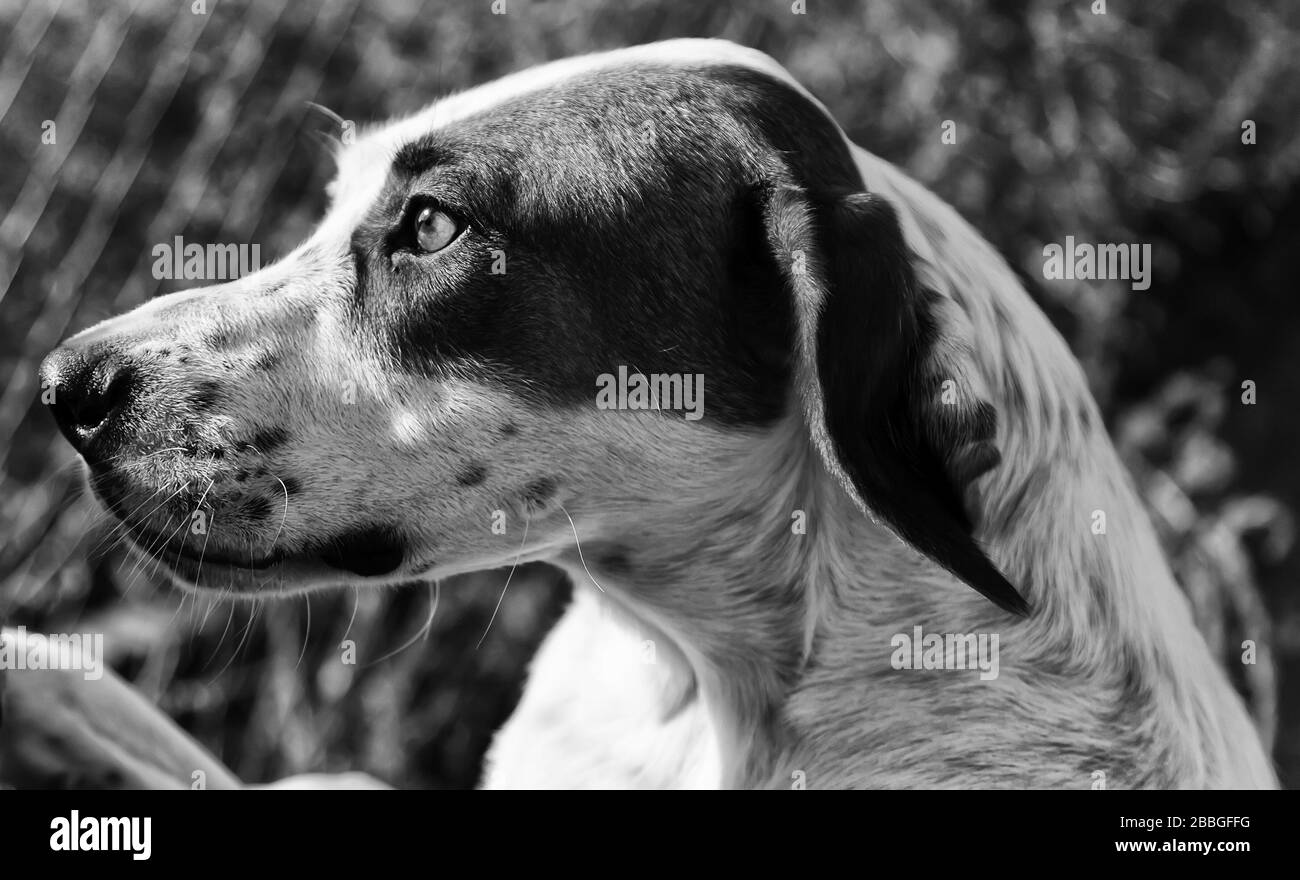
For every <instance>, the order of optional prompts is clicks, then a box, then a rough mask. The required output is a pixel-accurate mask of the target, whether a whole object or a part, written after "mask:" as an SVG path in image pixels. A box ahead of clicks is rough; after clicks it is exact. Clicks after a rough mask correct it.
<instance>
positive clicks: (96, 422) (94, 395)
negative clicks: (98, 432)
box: [73, 367, 131, 431]
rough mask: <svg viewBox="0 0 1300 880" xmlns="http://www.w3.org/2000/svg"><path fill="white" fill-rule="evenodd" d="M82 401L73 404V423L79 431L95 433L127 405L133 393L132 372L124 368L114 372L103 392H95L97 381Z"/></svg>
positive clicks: (92, 383) (93, 380)
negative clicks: (131, 392)
mask: <svg viewBox="0 0 1300 880" xmlns="http://www.w3.org/2000/svg"><path fill="white" fill-rule="evenodd" d="M90 382H91V387H90V388H88V389H87V393H85V394H83V395H82V396H81V399H80V400H75V399H74V402H73V408H74V412H73V422H74V424H75V425H76V427H77V428H78V429H79V430H82V431H94V430H95V429H96V428H98V427H100V426H101V425H103V424H104V423H105V422H106V421H108V420H109V419H110V418H111V417H112V416H113V414H114V413H115V412H117V411H118V410H119V409H121V408H122V406H123V405H124V404H125V403H126V398H127V396H128V395H129V394H130V391H131V375H130V370H128V369H126V368H124V367H122V368H118V369H116V370H114V371H113V373H112V375H111V376H109V377H108V381H107V382H106V383H104V384H103V386H102V387H103V390H102V391H99V392H96V391H95V390H94V383H95V379H94V378H93V377H92V378H91V379H90Z"/></svg>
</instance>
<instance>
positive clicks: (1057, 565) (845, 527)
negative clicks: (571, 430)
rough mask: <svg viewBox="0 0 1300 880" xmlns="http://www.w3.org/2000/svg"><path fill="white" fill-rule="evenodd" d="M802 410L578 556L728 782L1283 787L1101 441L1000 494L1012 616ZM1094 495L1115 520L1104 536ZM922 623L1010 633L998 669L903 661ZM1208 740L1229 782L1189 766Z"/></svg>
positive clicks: (992, 525) (1029, 472)
mask: <svg viewBox="0 0 1300 880" xmlns="http://www.w3.org/2000/svg"><path fill="white" fill-rule="evenodd" d="M796 422H797V420H793V419H792V420H791V422H790V423H789V424H788V425H785V426H783V427H782V428H780V429H778V430H777V431H775V432H773V433H772V434H771V435H770V436H769V437H768V438H767V439H765V440H764V441H763V442H762V443H760V444H759V445H758V446H757V448H751V450H750V451H749V453H747V456H748V457H747V459H744V460H739V461H738V462H736V465H737V466H736V467H735V468H732V469H731V470H729V471H727V472H728V473H730V474H732V475H733V477H732V479H731V480H730V481H728V482H727V483H725V484H723V483H720V484H718V485H717V486H714V487H713V488H712V490H710V489H709V488H708V487H706V486H701V487H699V491H698V492H697V493H696V494H695V495H694V496H693V500H690V501H687V502H684V503H679V504H677V505H675V507H674V509H673V511H672V513H671V515H662V516H658V515H656V514H655V513H654V512H653V511H646V510H641V511H637V512H629V515H628V517H627V519H626V522H625V523H624V524H623V526H620V525H619V522H620V520H619V517H618V516H614V517H611V518H609V519H608V520H607V525H606V528H604V529H603V530H602V532H603V535H602V537H601V538H600V539H599V540H593V541H591V542H589V543H588V546H587V547H586V548H585V557H584V559H585V561H584V562H583V564H582V565H581V567H579V565H578V564H576V563H577V560H576V559H575V560H574V563H575V564H573V565H570V566H569V570H570V572H571V573H573V574H574V576H575V581H576V582H577V583H578V585H579V587H580V588H583V587H587V588H591V579H590V577H589V575H590V576H594V578H595V579H596V581H598V582H599V583H600V584H601V585H602V588H603V589H604V590H605V591H606V593H605V595H604V596H602V598H603V599H605V600H606V601H608V602H610V603H612V604H614V605H616V606H618V607H620V608H622V609H626V610H627V612H628V613H629V614H630V616H631V617H632V618H634V619H635V621H637V623H638V625H639V627H640V628H641V629H642V631H643V632H648V633H649V636H648V637H649V638H652V639H654V640H655V641H656V642H659V643H660V650H659V651H657V653H656V659H655V662H656V663H658V664H660V665H662V666H664V667H666V668H665V669H664V670H663V675H662V677H661V679H660V680H661V682H662V689H663V693H662V700H663V708H664V712H665V713H666V714H669V713H672V712H675V711H677V710H678V709H680V708H681V706H682V705H683V704H684V702H685V701H688V700H691V699H698V700H701V701H702V703H703V705H704V706H705V707H706V708H707V712H708V714H709V717H710V719H711V721H712V724H713V727H714V730H715V733H716V736H717V740H718V747H719V752H720V755H721V757H722V768H721V773H722V780H721V781H722V784H723V785H725V786H756V785H758V786H762V785H767V786H789V785H791V784H794V783H799V782H802V783H803V784H806V785H808V786H815V785H817V784H819V781H820V782H821V783H822V784H832V783H831V781H832V780H833V781H834V782H833V784H835V785H837V786H854V787H860V786H900V787H904V786H907V787H915V786H943V785H972V784H978V785H988V786H1030V785H1033V786H1052V787H1055V786H1060V787H1087V786H1088V785H1090V784H1095V783H1096V782H1097V781H1098V780H1099V779H1100V780H1103V781H1105V782H1106V783H1107V784H1109V785H1158V786H1170V785H1187V784H1191V785H1204V784H1214V783H1215V782H1216V781H1218V782H1222V781H1223V780H1238V781H1243V780H1244V779H1246V778H1253V779H1259V780H1262V784H1267V782H1268V779H1269V778H1270V773H1271V771H1269V770H1268V768H1267V762H1266V761H1265V760H1264V759H1263V757H1262V755H1255V754H1253V753H1252V749H1251V748H1250V747H1249V746H1245V747H1243V746H1241V745H1240V744H1236V745H1234V744H1233V740H1234V739H1236V740H1237V741H1238V743H1248V742H1250V741H1251V740H1252V738H1253V733H1252V732H1251V731H1250V729H1249V726H1248V721H1247V720H1246V719H1245V716H1244V713H1242V711H1241V709H1240V706H1239V705H1237V704H1236V702H1235V696H1234V695H1232V694H1231V692H1230V690H1229V688H1228V686H1227V684H1226V682H1225V680H1224V678H1223V676H1222V673H1221V672H1220V671H1219V670H1218V669H1217V668H1216V667H1215V666H1214V664H1213V663H1212V662H1211V661H1210V658H1209V655H1208V653H1207V652H1206V651H1205V648H1204V644H1203V642H1201V641H1200V636H1199V635H1198V634H1197V633H1196V631H1195V628H1194V626H1193V625H1192V622H1191V619H1190V615H1189V613H1188V610H1187V608H1186V606H1185V603H1184V602H1183V601H1182V599H1181V597H1180V596H1179V595H1178V592H1177V588H1176V586H1175V585H1174V583H1173V580H1172V577H1171V576H1170V575H1169V573H1168V570H1167V568H1166V566H1165V564H1164V562H1163V559H1162V557H1161V555H1160V552H1159V548H1158V547H1156V546H1155V538H1154V536H1153V534H1152V533H1151V530H1150V526H1149V525H1148V524H1147V523H1146V521H1145V515H1144V514H1143V513H1142V512H1141V510H1140V507H1139V506H1138V504H1137V502H1136V500H1135V499H1134V498H1133V496H1132V493H1131V491H1130V490H1129V488H1128V486H1127V483H1126V481H1125V478H1124V476H1123V472H1122V469H1121V468H1120V465H1119V463H1118V461H1116V460H1115V459H1114V452H1113V450H1112V449H1111V448H1110V446H1109V441H1106V440H1105V439H1104V435H1102V438H1101V440H1100V442H1099V443H1096V444H1091V443H1090V444H1083V445H1081V446H1080V447H1079V449H1078V452H1077V455H1076V457H1075V460H1074V461H1073V462H1054V463H1053V464H1052V466H1051V474H1052V477H1051V478H1050V479H1048V478H1046V477H1045V474H1046V473H1047V471H1046V470H1045V468H1046V466H1045V465H1044V466H1043V467H1038V468H1034V467H1031V468H1026V469H1023V470H1022V472H1021V473H1019V474H1017V475H1014V476H1013V477H1009V476H1007V475H1005V474H1004V475H1003V477H1004V480H1003V482H1002V483H999V484H998V485H996V486H993V485H989V486H986V487H985V489H984V492H985V493H986V494H985V495H984V496H983V500H982V501H981V502H980V503H981V504H983V505H984V506H985V507H986V516H985V517H984V520H985V527H984V528H983V529H982V530H981V532H980V534H979V535H978V537H980V538H981V539H982V540H983V541H984V542H985V544H986V546H987V548H988V549H989V551H990V553H991V555H992V557H993V559H994V561H995V562H996V563H997V564H998V565H999V566H1000V567H1001V568H1002V570H1003V571H1004V572H1006V573H1007V575H1008V577H1009V578H1010V579H1011V580H1012V582H1013V583H1015V584H1017V586H1018V587H1020V589H1021V590H1022V591H1023V592H1024V593H1025V594H1026V595H1027V597H1028V598H1029V599H1030V601H1031V602H1032V603H1033V604H1034V606H1035V612H1034V614H1033V616H1032V617H1031V618H1030V619H1029V620H1018V619H1015V618H1013V617H1011V616H1010V615H1008V614H1006V613H1004V612H1001V611H1000V610H998V609H997V608H995V607H994V606H993V605H991V604H990V603H988V602H987V601H986V600H984V599H983V598H982V597H980V596H979V595H977V594H976V593H975V592H974V591H973V590H971V589H970V588H969V587H967V586H966V585H964V584H962V583H961V582H960V581H958V580H956V579H955V578H954V577H952V576H951V575H949V574H948V573H947V572H945V571H944V570H943V569H942V568H940V567H939V566H938V565H936V564H935V563H933V562H932V561H930V560H928V559H926V558H924V557H922V556H921V555H920V554H918V553H917V552H916V551H914V550H912V549H911V548H910V547H908V546H907V545H906V544H904V543H903V542H902V541H900V540H899V539H898V538H897V537H895V536H894V534H893V533H892V532H891V531H889V530H888V529H887V528H886V527H885V526H884V525H882V524H879V523H876V522H874V521H873V520H872V519H871V518H870V516H869V515H868V514H866V513H864V512H862V511H861V510H860V509H859V508H858V506H857V505H856V503H855V501H854V500H853V498H852V497H851V496H850V495H849V494H848V493H847V492H846V491H845V490H844V489H843V487H841V486H840V485H839V483H838V482H837V481H836V480H835V479H834V478H833V477H832V476H831V475H830V474H829V473H828V472H827V470H826V469H825V467H824V466H823V465H822V463H821V461H820V459H819V458H818V456H817V454H816V452H815V450H813V449H812V448H811V444H810V443H808V442H807V441H806V440H804V439H803V438H804V437H806V429H804V428H803V427H802V426H801V425H800V424H797V423H796ZM1020 429H1021V426H1013V428H1012V430H1020ZM1047 460H1048V461H1050V459H1047ZM719 472H722V469H719ZM737 474H744V475H746V476H745V477H744V478H743V479H744V483H743V484H741V483H738V482H737V481H736V477H735V476H734V475H737ZM1067 475H1071V476H1067ZM992 482H993V481H989V483H990V484H991V483H992ZM994 491H996V492H999V493H1001V494H999V496H998V497H996V498H994V497H992V496H991V495H990V494H987V493H991V492H994ZM1094 509H1106V510H1107V511H1108V512H1110V514H1111V517H1112V522H1114V517H1116V516H1118V517H1119V518H1120V521H1121V523H1122V525H1121V524H1120V523H1115V524H1114V525H1112V526H1111V527H1110V529H1109V530H1108V534H1107V535H1096V534H1093V532H1092V530H1091V529H1090V527H1089V525H1090V519H1089V513H1090V511H1092V510H1094ZM1134 559H1138V560H1146V563H1145V564H1144V565H1143V566H1142V570H1138V569H1137V568H1135V567H1134V564H1133V562H1132V560H1134ZM917 626H920V627H921V628H922V630H923V632H924V633H926V634H939V635H944V634H954V635H957V634H976V635H978V634H986V635H997V636H998V637H999V645H1000V655H1001V656H1000V658H999V667H1000V669H999V672H1000V674H999V678H998V679H996V680H984V679H982V678H981V673H980V670H978V669H971V668H966V669H939V670H916V669H898V668H895V664H894V663H892V662H891V660H892V659H893V658H894V656H895V654H896V652H897V650H898V649H897V642H896V641H895V637H897V636H900V635H906V636H909V637H911V636H913V635H914V632H915V631H914V627H917ZM1155 679H1159V681H1157V680H1155ZM1063 695H1067V696H1064V697H1063ZM1153 739H1154V740H1156V741H1158V742H1160V743H1161V748H1162V749H1163V751H1164V753H1165V754H1166V757H1167V760H1166V761H1165V762H1164V763H1163V764H1160V765H1156V764H1151V763H1150V762H1149V761H1146V760H1144V758H1143V756H1144V755H1149V754H1150V753H1151V747H1152V743H1151V741H1150V740H1153ZM1255 751H1258V750H1255ZM1207 752H1208V753H1210V754H1212V755H1213V756H1214V758H1213V760H1212V761H1211V762H1210V764H1211V766H1218V767H1219V772H1221V774H1222V776H1221V777H1220V778H1218V779H1215V778H1197V777H1195V773H1196V772H1197V771H1196V770H1194V768H1197V767H1204V766H1206V764H1207V762H1206V761H1205V759H1204V758H1203V757H1202V756H1203V755H1204V754H1206V753H1207ZM1229 765H1231V766H1229Z"/></svg>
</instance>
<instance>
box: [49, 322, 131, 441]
mask: <svg viewBox="0 0 1300 880" xmlns="http://www.w3.org/2000/svg"><path fill="white" fill-rule="evenodd" d="M96 347H97V346H96ZM96 347H92V348H91V349H90V350H89V351H86V350H78V349H67V348H64V349H60V350H59V351H56V352H55V353H54V354H52V355H50V357H48V358H46V361H45V364H44V365H43V366H42V369H41V378H42V382H43V384H45V385H46V387H47V388H48V389H49V390H50V391H51V392H52V395H51V398H50V399H49V401H48V402H49V404H50V409H51V412H52V413H53V415H54V419H55V421H56V422H58V425H59V429H60V430H61V431H62V432H63V436H64V437H66V438H67V440H68V442H69V443H71V444H72V445H73V446H74V447H75V448H76V449H77V451H79V452H81V453H82V454H83V455H87V454H88V453H90V452H92V451H93V452H94V453H95V454H100V453H102V452H105V451H106V450H105V449H104V447H105V443H104V442H103V436H104V435H106V434H107V433H108V427H109V426H110V424H111V423H112V421H113V417H114V416H115V415H117V414H118V413H120V412H121V411H122V410H123V409H125V407H126V405H127V403H128V401H129V399H130V396H131V388H132V385H133V383H134V370H133V369H132V368H131V366H130V365H129V364H128V363H123V362H122V361H121V359H120V358H119V357H118V356H117V355H116V354H114V353H113V352H112V351H111V350H109V351H103V349H101V350H100V351H99V352H95V351H94V348H96ZM92 444H93V449H92Z"/></svg>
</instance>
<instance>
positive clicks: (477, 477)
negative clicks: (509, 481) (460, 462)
mask: <svg viewBox="0 0 1300 880" xmlns="http://www.w3.org/2000/svg"><path fill="white" fill-rule="evenodd" d="M486 476H487V468H486V467H484V466H483V464H482V462H477V461H471V462H469V463H468V464H466V465H465V466H464V467H462V468H461V469H460V470H459V471H457V473H456V485H458V486H477V485H478V484H479V483H481V482H483V479H484V478H485V477H486Z"/></svg>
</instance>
